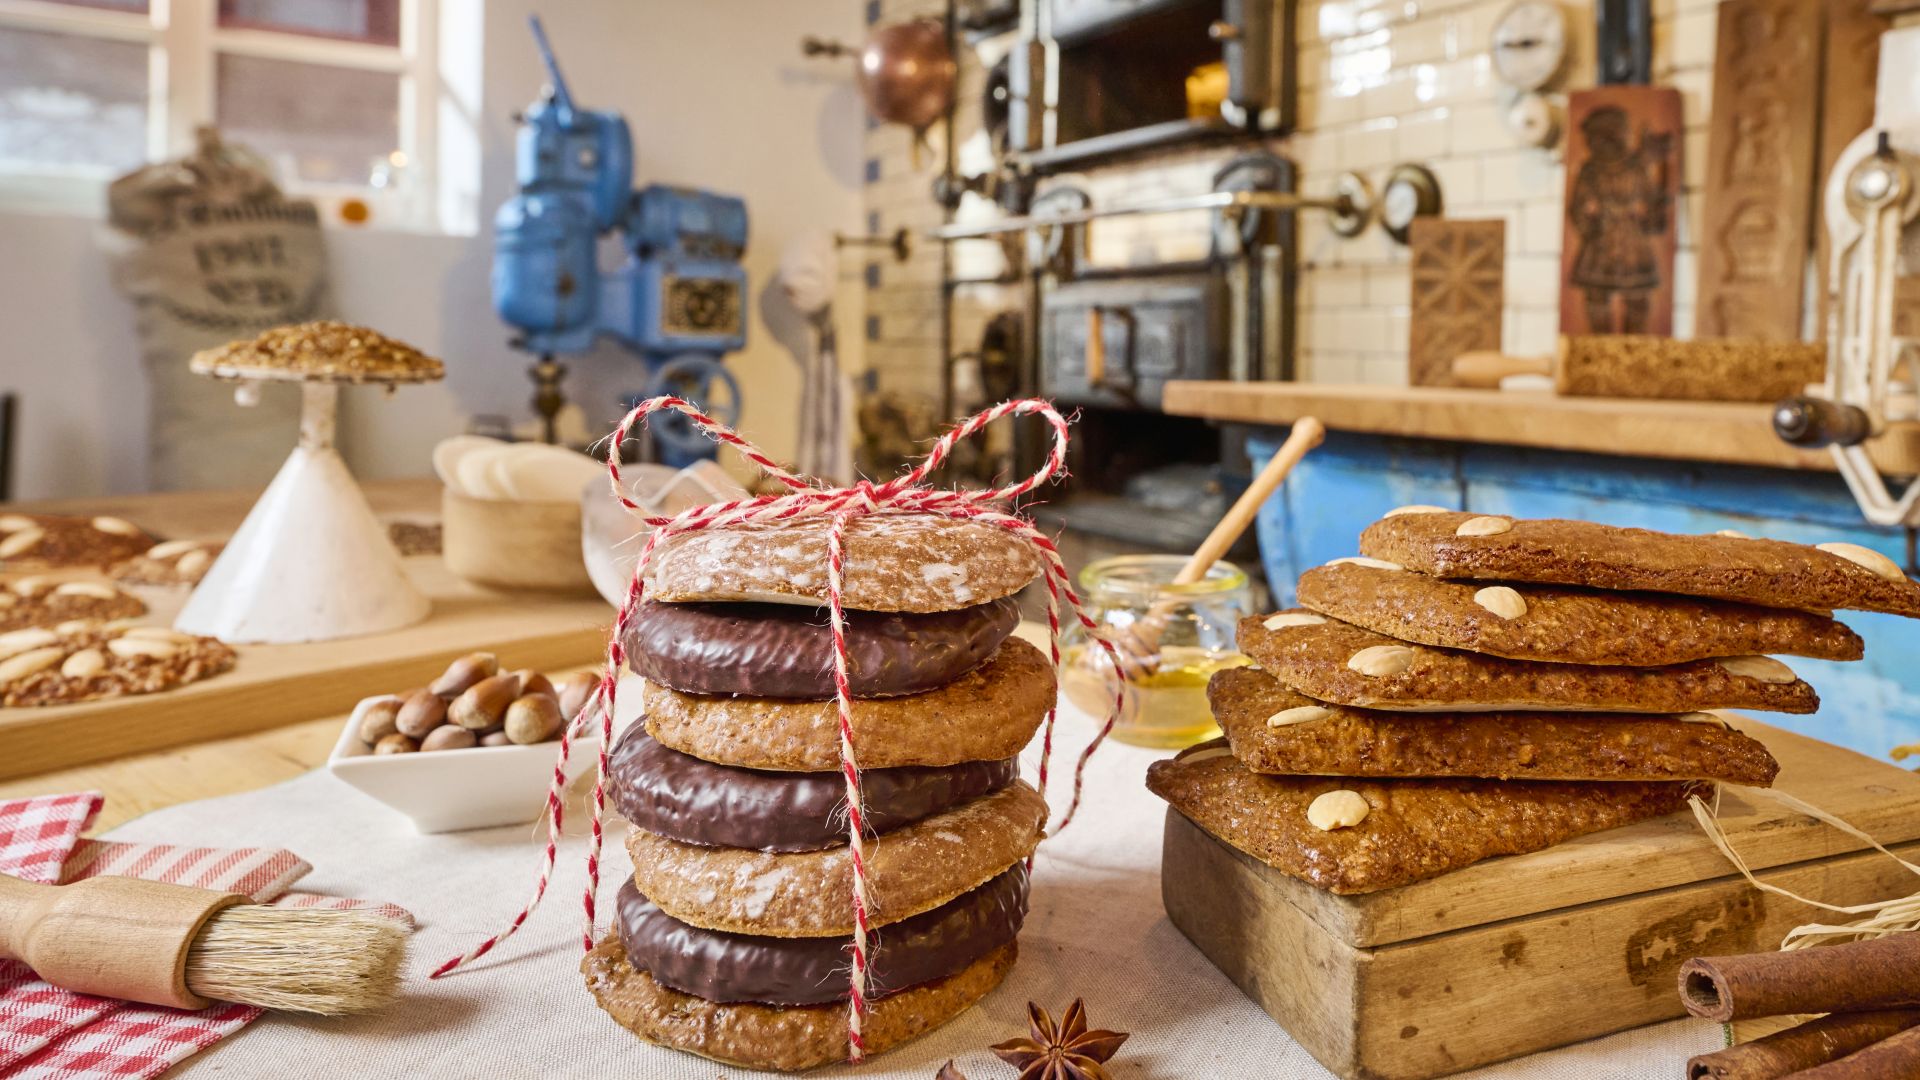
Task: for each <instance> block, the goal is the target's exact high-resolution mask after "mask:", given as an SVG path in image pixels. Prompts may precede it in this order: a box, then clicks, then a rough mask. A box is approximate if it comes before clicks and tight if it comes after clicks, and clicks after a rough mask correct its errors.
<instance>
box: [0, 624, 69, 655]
mask: <svg viewBox="0 0 1920 1080" xmlns="http://www.w3.org/2000/svg"><path fill="white" fill-rule="evenodd" d="M59 640H60V635H59V634H56V633H54V632H53V631H51V630H48V629H46V628H45V627H40V626H32V627H28V628H27V629H25V630H10V631H8V632H7V633H4V634H0V660H5V659H7V658H8V657H10V656H18V655H20V654H21V653H23V652H26V651H27V650H28V649H38V648H40V647H41V646H43V645H51V644H53V643H54V642H56V641H59Z"/></svg>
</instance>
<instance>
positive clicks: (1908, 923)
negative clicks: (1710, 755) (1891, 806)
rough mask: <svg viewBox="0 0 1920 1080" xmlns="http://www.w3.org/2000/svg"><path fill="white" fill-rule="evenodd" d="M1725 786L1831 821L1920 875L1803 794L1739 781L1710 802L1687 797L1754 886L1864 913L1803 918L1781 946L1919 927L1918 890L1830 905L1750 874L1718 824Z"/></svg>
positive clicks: (1707, 829)
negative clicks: (1845, 918) (1843, 918)
mask: <svg viewBox="0 0 1920 1080" xmlns="http://www.w3.org/2000/svg"><path fill="white" fill-rule="evenodd" d="M1729 788H1731V789H1733V790H1734V791H1735V792H1737V793H1738V794H1739V795H1741V796H1742V797H1744V798H1749V799H1752V798H1755V797H1759V798H1765V799H1771V800H1773V801H1774V802H1776V803H1779V804H1780V805H1782V806H1784V807H1786V808H1788V809H1789V810H1795V811H1798V812H1799V813H1802V814H1805V815H1807V816H1808V817H1810V818H1813V819H1814V820H1816V821H1819V822H1822V823H1824V824H1827V825H1831V826H1832V827H1834V828H1836V829H1839V830H1840V831H1841V832H1843V833H1846V834H1847V835H1848V836H1851V837H1853V838H1854V839H1856V840H1861V841H1864V842H1865V843H1867V844H1868V845H1869V846H1871V847H1872V848H1873V849H1874V850H1875V851H1878V852H1879V853H1880V854H1882V855H1885V856H1886V857H1887V858H1889V859H1892V860H1893V861H1894V862H1897V863H1899V864H1900V865H1901V866H1904V867H1906V868H1907V869H1908V870H1909V871H1911V872H1912V873H1913V874H1914V875H1915V876H1920V866H1916V865H1914V864H1913V863H1910V862H1908V861H1907V860H1905V859H1903V858H1901V857H1900V856H1898V855H1895V854H1894V853H1893V852H1891V851H1888V850H1887V849H1886V847H1884V846H1883V845H1882V844H1881V843H1880V841H1878V840H1875V839H1874V838H1873V837H1871V836H1868V835H1867V834H1866V833H1865V832H1862V831H1861V830H1859V829H1857V828H1855V827H1854V826H1853V825H1851V824H1849V823H1848V822H1847V821H1845V820H1844V819H1842V818H1841V817H1839V816H1838V815H1836V814H1832V813H1829V812H1827V811H1825V810H1822V809H1820V808H1819V807H1817V806H1814V805H1813V804H1812V803H1809V802H1807V801H1806V800H1805V799H1800V798H1796V797H1795V796H1792V795H1789V794H1787V793H1786V792H1784V791H1775V790H1773V789H1772V788H1755V787H1744V786H1742V785H1739V784H1722V785H1720V787H1719V788H1718V789H1717V790H1716V791H1715V793H1714V805H1713V806H1711V807H1709V806H1708V805H1707V803H1706V800H1704V799H1702V798H1701V797H1700V796H1698V795H1695V796H1693V797H1692V798H1690V799H1688V800H1687V805H1688V806H1690V807H1692V808H1693V817H1694V820H1696V821H1698V822H1699V823H1700V828H1701V830H1702V831H1704V832H1705V833H1706V834H1707V839H1709V840H1711V841H1713V846H1714V847H1717V848H1719V849H1720V854H1722V855H1725V856H1726V857H1727V861H1728V862H1731V863H1732V864H1733V866H1734V869H1736V870H1738V871H1740V876H1742V877H1744V878H1746V879H1747V883H1748V884H1750V885H1752V886H1753V887H1754V888H1756V889H1760V890H1762V891H1765V892H1770V893H1773V894H1774V895H1775V896H1784V897H1786V898H1787V899H1789V900H1795V901H1798V902H1799V903H1802V904H1806V905H1807V906H1809V907H1816V908H1820V909H1821V910H1823V911H1832V912H1837V913H1839V914H1841V915H1865V916H1867V918H1864V919H1861V920H1858V921H1856V922H1851V923H1844V924H1831V923H1807V924H1805V925H1803V926H1796V927H1794V928H1793V929H1792V930H1789V931H1787V935H1786V937H1785V938H1783V939H1781V942H1780V948H1781V949H1783V950H1787V949H1804V948H1807V947H1809V946H1812V945H1823V944H1826V943H1828V942H1830V941H1833V940H1838V939H1855V938H1873V937H1882V936H1885V935H1887V934H1896V933H1902V932H1907V931H1913V930H1920V892H1915V893H1913V894H1911V895H1908V896H1903V897H1900V898H1898V899H1894V900H1882V901H1879V902H1877V903H1872V904H1829V903H1826V902H1824V901H1820V900H1813V899H1809V898H1807V897H1805V896H1801V895H1800V894H1799V893H1796V892H1794V891H1793V890H1791V889H1783V888H1781V887H1780V886H1778V885H1771V884H1768V883H1767V882H1764V881H1761V880H1760V879H1759V878H1757V877H1754V876H1753V870H1752V869H1750V868H1749V867H1748V866H1747V860H1746V859H1744V858H1742V857H1741V855H1740V853H1739V852H1738V851H1735V850H1734V848H1733V844H1732V842H1731V841H1730V840H1729V839H1728V838H1727V834H1726V830H1724V829H1722V828H1721V827H1720V820H1719V815H1720V808H1719V803H1720V795H1721V793H1722V792H1724V791H1725V790H1727V789H1729Z"/></svg>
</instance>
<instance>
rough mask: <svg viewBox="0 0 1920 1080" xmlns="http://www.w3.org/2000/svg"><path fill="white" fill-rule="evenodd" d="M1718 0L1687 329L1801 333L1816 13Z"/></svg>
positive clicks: (1771, 3)
mask: <svg viewBox="0 0 1920 1080" xmlns="http://www.w3.org/2000/svg"><path fill="white" fill-rule="evenodd" d="M1824 6H1825V5H1822V4H1809V3H1807V2H1806V0H1722V3H1721V4H1720V7H1719V34H1718V38H1717V43H1716V48H1715V53H1714V61H1713V103H1714V108H1713V114H1712V121H1711V123H1712V129H1711V133H1710V135H1709V137H1708V142H1707V156H1708V162H1707V186H1706V189H1705V191H1704V198H1703V199H1702V211H1701V219H1702V220H1701V222H1700V233H1699V236H1700V241H1699V247H1700V281H1699V300H1698V307H1697V310H1698V322H1697V327H1696V333H1698V334H1699V335H1700V336H1702V337H1729V338H1760V339H1763V340H1768V341H1798V340H1800V310H1801V299H1802V295H1801V289H1802V287H1803V286H1804V284H1805V269H1806V261H1807V239H1808V237H1807V233H1808V228H1809V222H1810V219H1811V217H1812V214H1813V190H1814V125H1815V123H1816V121H1817V118H1818V117H1819V104H1820V102H1819V98H1818V95H1816V94H1813V93H1809V92H1808V87H1809V86H1810V85H1815V84H1816V77H1817V75H1818V73H1819V71H1820V63H1821V54H1820V31H1821V23H1822V16H1821V11H1822V8H1823V7H1824Z"/></svg>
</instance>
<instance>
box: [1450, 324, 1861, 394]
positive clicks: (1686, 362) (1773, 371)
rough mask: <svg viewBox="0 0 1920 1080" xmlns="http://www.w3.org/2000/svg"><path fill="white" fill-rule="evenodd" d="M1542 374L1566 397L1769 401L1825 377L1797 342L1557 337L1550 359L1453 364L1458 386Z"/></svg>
mask: <svg viewBox="0 0 1920 1080" xmlns="http://www.w3.org/2000/svg"><path fill="white" fill-rule="evenodd" d="M1548 372H1551V373H1552V374H1553V376H1554V386H1555V389H1557V390H1558V391H1559V392H1560V393H1562V394H1565V395H1567V396H1569V397H1627V398H1666V399H1669V400H1682V401H1763V402H1769V403H1771V402H1775V401H1779V400H1781V399H1782V398H1789V397H1793V396H1794V395H1796V394H1800V393H1802V392H1804V391H1805V390H1806V387H1807V385H1808V384H1809V383H1817V382H1819V381H1821V380H1822V379H1824V378H1825V377H1826V373H1827V350H1826V347H1825V346H1824V345H1817V344H1807V343H1805V342H1799V341H1742V340H1735V339H1722V338H1705V339H1701V340H1697V341H1676V340H1674V339H1673V338H1664V337H1653V336H1650V335H1644V334H1587V335H1579V336H1563V337H1561V339H1560V348H1559V352H1558V354H1557V355H1556V356H1554V357H1551V358H1550V357H1544V356H1537V357H1529V356H1508V355H1506V354H1504V353H1497V352H1469V353H1462V354H1460V355H1459V356H1457V357H1455V358H1454V360H1453V366H1452V374H1453V381H1454V383H1455V384H1456V385H1459V386H1479V387H1494V386H1498V385H1500V380H1501V379H1502V378H1504V377H1506V376H1508V375H1519V374H1528V375H1532V374H1546V373H1548Z"/></svg>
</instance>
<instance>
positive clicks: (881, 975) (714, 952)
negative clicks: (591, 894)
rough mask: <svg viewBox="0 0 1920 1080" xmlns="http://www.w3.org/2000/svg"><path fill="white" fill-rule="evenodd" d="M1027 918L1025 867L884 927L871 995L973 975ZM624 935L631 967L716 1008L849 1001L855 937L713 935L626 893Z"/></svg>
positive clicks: (625, 888) (872, 942) (871, 956)
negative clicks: (968, 971)
mask: <svg viewBox="0 0 1920 1080" xmlns="http://www.w3.org/2000/svg"><path fill="white" fill-rule="evenodd" d="M1026 914H1027V868H1026V866H1025V864H1023V863H1015V864H1013V865H1012V866H1010V867H1008V868H1007V869H1006V870H1005V871H1004V872H1003V873H1001V874H1000V875H999V876H998V877H995V878H994V879H992V880H991V881H988V882H987V883H986V884H985V885H982V886H980V887H979V888H977V889H974V890H973V891H971V892H967V893H963V894H961V895H960V896H957V897H955V898H953V899H952V900H949V901H947V902H946V903H944V904H942V905H940V906H939V907H937V908H934V909H933V910H932V911H925V912H922V913H920V914H918V915H915V916H914V917H912V918H911V919H903V920H901V921H900V922H897V923H889V924H888V925H886V926H882V927H880V928H878V929H876V930H875V931H873V933H872V934H870V935H869V936H868V938H867V956H868V965H869V966H868V969H867V978H868V984H867V994H868V997H869V998H870V999H872V998H883V997H886V996H888V995H889V994H897V993H899V992H900V991H902V990H907V989H911V988H912V987H915V986H919V985H921V984H923V983H929V982H932V981H934V980H935V979H943V978H946V977H947V976H949V975H953V974H955V973H957V972H959V971H962V970H964V969H965V968H967V967H968V966H969V965H971V964H972V963H973V962H974V961H976V960H978V959H980V958H981V957H982V956H985V955H986V954H988V953H990V952H993V951H994V950H995V949H998V948H1000V947H1001V946H1003V945H1007V944H1009V943H1011V942H1012V941H1013V939H1014V935H1016V934H1018V933H1019V931H1020V923H1021V921H1022V920H1023V919H1025V918H1026ZM615 929H616V931H617V932H618V933H619V935H620V944H621V945H622V947H624V948H625V949H626V951H627V962H628V963H630V964H632V965H633V966H634V967H635V968H636V969H638V970H640V971H644V972H646V973H647V974H649V975H651V976H653V978H654V980H655V981H657V982H659V983H660V984H661V985H663V986H668V987H671V988H673V989H675V990H679V991H681V992H682V993H687V994H695V995H698V996H700V997H702V998H705V999H706V1000H708V1001H757V1002H761V1003H763V1004H768V1005H822V1004H826V1003H827V1002H832V1001H845V1000H846V999H847V980H846V969H847V952H848V950H849V949H850V948H851V947H852V945H853V939H852V938H850V937H817V938H776V937H760V936H757V935H753V934H729V933H726V932H724V931H719V930H704V929H701V928H700V927H697V926H693V925H690V924H688V923H684V922H681V921H680V920H678V919H676V918H674V917H673V916H671V915H669V914H667V913H666V912H664V911H662V910H660V907H659V905H657V904H655V903H653V902H652V901H651V900H648V899H647V898H646V897H645V896H643V895H641V893H640V890H639V889H638V888H636V887H635V886H634V884H633V882H631V881H628V882H627V883H626V884H624V885H622V886H621V887H620V898H619V904H618V921H617V922H616V924H615Z"/></svg>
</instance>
